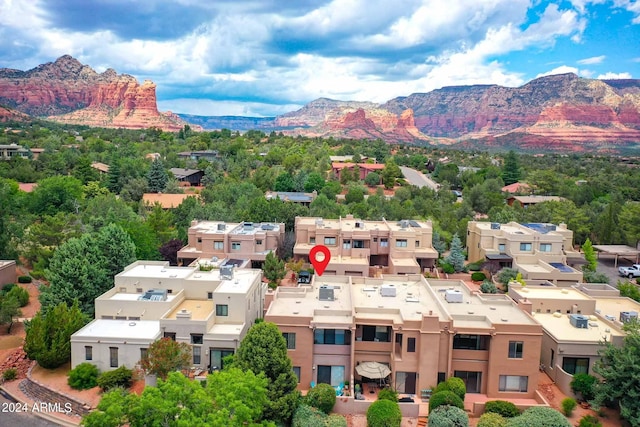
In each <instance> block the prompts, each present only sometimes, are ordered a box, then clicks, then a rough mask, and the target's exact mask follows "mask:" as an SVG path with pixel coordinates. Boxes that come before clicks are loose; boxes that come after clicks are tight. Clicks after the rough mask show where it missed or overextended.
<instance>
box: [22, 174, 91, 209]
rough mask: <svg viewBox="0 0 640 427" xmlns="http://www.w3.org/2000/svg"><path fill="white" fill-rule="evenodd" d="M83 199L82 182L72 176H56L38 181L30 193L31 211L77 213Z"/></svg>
mask: <svg viewBox="0 0 640 427" xmlns="http://www.w3.org/2000/svg"><path fill="white" fill-rule="evenodd" d="M81 199H82V182H81V181H79V180H78V179H77V178H74V177H71V176H54V177H51V178H45V179H43V180H42V181H40V182H38V186H37V187H36V188H35V189H34V190H33V192H32V193H30V201H31V203H30V206H31V212H33V213H34V214H36V215H45V214H46V215H52V216H53V215H55V214H57V213H58V212H73V213H77V211H78V210H79V207H80V201H81Z"/></svg>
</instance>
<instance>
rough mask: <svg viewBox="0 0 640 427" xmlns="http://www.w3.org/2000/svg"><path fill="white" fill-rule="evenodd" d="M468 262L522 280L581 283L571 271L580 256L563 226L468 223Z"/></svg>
mask: <svg viewBox="0 0 640 427" xmlns="http://www.w3.org/2000/svg"><path fill="white" fill-rule="evenodd" d="M467 253H468V259H469V261H472V262H475V261H478V260H484V261H486V266H487V269H488V270H489V271H491V272H492V273H495V272H496V271H498V270H500V269H501V268H503V267H512V268H516V269H518V271H520V272H521V273H522V278H523V279H525V280H527V281H530V280H541V281H549V282H552V283H554V284H556V285H558V286H572V285H575V284H576V283H578V282H580V281H581V280H582V272H581V271H579V270H577V269H576V268H573V267H574V266H577V265H579V264H584V256H583V255H582V254H581V253H580V252H578V251H576V250H574V249H573V232H572V231H571V230H569V229H567V226H566V224H559V225H554V224H541V223H526V224H519V223H517V222H509V223H507V224H499V223H496V222H477V221H470V222H469V223H468V224H467Z"/></svg>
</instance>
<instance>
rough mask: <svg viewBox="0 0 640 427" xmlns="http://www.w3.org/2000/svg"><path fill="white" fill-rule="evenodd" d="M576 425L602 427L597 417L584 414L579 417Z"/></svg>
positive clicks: (580, 426) (579, 426)
mask: <svg viewBox="0 0 640 427" xmlns="http://www.w3.org/2000/svg"><path fill="white" fill-rule="evenodd" d="M578 427H602V423H601V422H600V421H599V420H598V417H596V416H594V415H585V416H584V417H582V418H580V423H579V424H578Z"/></svg>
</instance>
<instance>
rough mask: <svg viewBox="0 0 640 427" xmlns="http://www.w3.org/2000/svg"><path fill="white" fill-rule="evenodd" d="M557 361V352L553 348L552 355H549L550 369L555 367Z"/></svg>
mask: <svg viewBox="0 0 640 427" xmlns="http://www.w3.org/2000/svg"><path fill="white" fill-rule="evenodd" d="M555 363H556V352H555V351H553V349H551V357H549V368H550V369H553V368H555V366H553V365H555Z"/></svg>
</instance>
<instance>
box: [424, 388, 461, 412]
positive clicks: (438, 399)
mask: <svg viewBox="0 0 640 427" xmlns="http://www.w3.org/2000/svg"><path fill="white" fill-rule="evenodd" d="M442 405H450V406H456V407H458V408H460V409H464V401H463V400H462V399H460V396H458V395H457V394H455V393H454V392H452V391H450V390H443V391H439V392H437V393H434V394H432V395H431V398H430V399H429V412H431V411H433V410H434V409H436V408H437V407H438V406H442Z"/></svg>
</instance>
